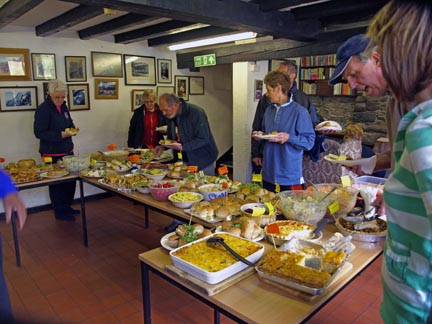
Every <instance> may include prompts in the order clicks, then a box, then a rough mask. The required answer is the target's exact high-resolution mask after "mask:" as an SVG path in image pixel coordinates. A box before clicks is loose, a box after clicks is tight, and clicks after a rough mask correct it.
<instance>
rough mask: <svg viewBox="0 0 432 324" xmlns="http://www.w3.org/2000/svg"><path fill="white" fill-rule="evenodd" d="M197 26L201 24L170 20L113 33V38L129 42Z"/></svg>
mask: <svg viewBox="0 0 432 324" xmlns="http://www.w3.org/2000/svg"><path fill="white" fill-rule="evenodd" d="M197 27H202V25H198V24H194V23H190V22H187V21H179V20H170V21H167V22H164V23H161V24H157V25H153V26H148V27H143V28H138V29H134V30H131V31H128V32H125V33H120V34H117V35H114V40H115V42H116V43H120V44H129V43H133V42H138V41H142V40H146V39H149V38H150V37H156V36H164V35H167V34H175V33H180V32H182V31H186V30H190V29H194V28H197Z"/></svg>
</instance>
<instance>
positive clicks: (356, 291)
mask: <svg viewBox="0 0 432 324" xmlns="http://www.w3.org/2000/svg"><path fill="white" fill-rule="evenodd" d="M86 207H87V213H88V220H87V223H88V234H89V245H90V246H89V248H85V247H84V246H83V244H82V236H81V235H82V231H81V218H80V217H78V218H77V221H76V222H60V221H55V220H54V216H53V214H52V211H44V212H39V213H35V214H31V215H29V217H28V220H27V223H26V225H25V228H24V230H23V231H22V232H21V233H20V246H21V258H22V266H21V268H17V266H16V263H15V254H14V248H13V239H12V230H11V227H10V226H9V225H6V224H5V223H4V222H2V223H1V224H0V230H1V233H2V236H3V252H4V268H5V269H4V270H5V274H6V279H7V283H8V287H9V293H10V296H11V301H12V306H13V311H14V314H15V317H16V318H17V319H18V320H20V321H22V322H25V323H44V324H45V323H47V324H48V323H95V324H96V323H103V324H109V323H125V324H126V323H127V324H133V323H143V312H142V304H141V302H142V297H141V278H140V268H139V261H138V259H137V255H138V254H139V253H141V252H144V251H146V250H149V249H153V248H156V247H158V246H159V240H160V238H161V237H162V236H163V235H164V226H165V225H167V224H169V223H170V221H171V219H170V218H167V217H166V216H163V215H160V214H157V213H153V214H151V217H150V228H149V229H144V225H143V218H144V210H143V207H141V206H137V205H133V204H132V203H131V202H129V201H126V200H124V199H121V198H118V197H113V198H107V199H101V200H98V201H92V202H88V203H87V204H86ZM380 265H381V258H379V259H378V260H377V261H375V262H374V263H373V264H372V265H371V266H370V267H369V268H368V269H367V270H366V271H364V272H363V273H362V274H361V275H359V276H358V277H357V278H356V279H355V280H354V281H353V282H352V283H351V284H350V285H349V286H348V287H346V288H345V289H344V290H343V291H342V292H341V293H340V294H338V295H337V296H336V297H335V298H334V299H333V300H332V301H331V302H330V303H328V304H327V305H326V306H325V307H324V308H322V310H320V311H319V312H318V313H317V314H316V315H315V316H314V317H312V318H311V319H310V320H308V323H338V324H339V323H340V324H344V323H356V324H375V323H382V320H381V319H380V316H379V304H380V301H381V299H382V293H381V283H380ZM151 282H152V302H153V304H152V307H153V311H152V317H153V322H154V323H156V324H159V323H187V324H189V323H200V324H202V323H211V322H212V319H213V311H212V310H211V309H210V308H208V307H207V306H205V305H204V304H202V303H200V302H198V301H196V300H194V299H193V298H192V297H189V296H188V295H186V294H185V293H183V292H181V291H180V290H178V289H177V288H174V287H172V286H171V285H169V284H168V283H166V282H165V281H163V280H161V279H159V278H158V277H156V276H154V275H151ZM222 319H223V321H222V322H223V323H232V321H231V320H229V319H227V318H225V317H223V316H222ZM287 323H288V322H287Z"/></svg>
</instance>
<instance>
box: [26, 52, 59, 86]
mask: <svg viewBox="0 0 432 324" xmlns="http://www.w3.org/2000/svg"><path fill="white" fill-rule="evenodd" d="M31 59H32V67H33V80H35V81H40V80H55V79H57V71H56V60H55V54H52V53H31Z"/></svg>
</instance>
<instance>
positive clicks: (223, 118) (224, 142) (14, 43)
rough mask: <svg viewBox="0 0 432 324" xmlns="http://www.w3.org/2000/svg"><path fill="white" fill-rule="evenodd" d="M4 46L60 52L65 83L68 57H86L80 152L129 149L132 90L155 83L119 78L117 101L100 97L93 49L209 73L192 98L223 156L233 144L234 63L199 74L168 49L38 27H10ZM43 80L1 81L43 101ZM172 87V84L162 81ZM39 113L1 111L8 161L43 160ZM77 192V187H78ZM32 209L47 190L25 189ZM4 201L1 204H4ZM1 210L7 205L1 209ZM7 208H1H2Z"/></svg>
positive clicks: (78, 117) (1, 141) (0, 136)
mask: <svg viewBox="0 0 432 324" xmlns="http://www.w3.org/2000/svg"><path fill="white" fill-rule="evenodd" d="M0 44H1V45H0V46H1V47H5V48H28V49H30V53H32V52H33V53H55V54H56V66H57V78H58V79H60V80H63V81H65V65H64V56H73V55H79V56H86V57H87V83H88V84H89V88H90V94H91V96H90V104H91V109H90V110H89V111H73V112H72V118H73V120H74V123H75V125H76V126H77V127H79V128H80V133H79V134H78V135H77V136H76V137H74V143H75V154H78V153H79V154H86V153H89V152H93V151H96V150H105V148H106V145H107V144H110V143H116V144H117V145H118V147H126V142H127V132H128V127H129V120H130V118H131V116H132V112H131V90H132V89H143V88H153V89H156V87H155V86H136V85H135V86H130V85H128V86H126V85H125V84H124V79H123V78H120V79H119V99H118V100H95V99H94V95H93V93H94V86H93V82H94V79H93V77H92V72H91V54H90V52H91V51H99V52H110V53H121V54H132V55H143V56H154V57H156V58H164V59H171V60H172V61H173V65H172V66H173V84H174V75H188V76H204V83H205V95H190V97H189V101H190V102H191V103H194V104H197V105H199V106H201V107H203V108H204V109H205V111H206V113H207V115H208V119H209V122H210V125H211V128H212V131H213V135H214V137H215V140H216V144H217V145H218V148H219V154H220V155H221V154H223V153H225V152H226V151H227V150H228V149H229V148H230V147H231V146H232V137H233V136H232V128H233V127H232V116H233V114H232V96H231V93H232V89H231V88H232V77H231V75H232V68H231V66H230V65H221V66H215V67H208V68H202V69H201V71H200V72H193V73H192V72H189V70H177V68H176V67H177V63H176V57H175V53H174V52H170V51H168V50H165V48H162V47H159V48H149V47H147V45H146V43H145V42H142V43H136V44H128V45H122V44H115V43H114V42H113V41H112V40H109V41H104V40H93V39H92V40H80V39H79V38H78V37H77V36H74V35H73V36H72V35H71V36H70V37H48V38H43V37H36V36H35V34H34V31H28V30H13V31H11V30H8V31H7V32H0ZM42 83H43V82H42V81H21V82H15V81H2V82H0V87H9V86H37V87H38V96H39V102H42V98H43V93H42V92H43V90H42ZM161 85H162V86H169V85H168V84H161ZM33 118H34V112H32V111H29V112H26V111H21V112H4V113H0V156H2V157H5V158H6V159H7V162H13V161H17V160H19V159H22V158H34V159H36V161H37V162H40V161H41V160H40V156H39V154H38V146H39V142H38V140H37V139H36V138H35V137H34V134H33ZM85 191H86V194H87V195H88V194H93V193H95V192H99V191H98V190H97V189H95V188H93V187H88V186H86V187H85ZM77 195H78V189H77ZM22 196H23V198H24V200H25V202H26V205H27V207H33V206H39V205H44V204H48V203H49V198H48V190H47V188H40V189H32V190H26V191H23V192H22ZM0 205H1V204H0ZM0 208H2V207H0ZM0 211H2V210H0Z"/></svg>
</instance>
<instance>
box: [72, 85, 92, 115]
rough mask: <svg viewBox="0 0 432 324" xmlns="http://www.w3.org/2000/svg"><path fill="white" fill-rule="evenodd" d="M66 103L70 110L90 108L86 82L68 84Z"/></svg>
mask: <svg viewBox="0 0 432 324" xmlns="http://www.w3.org/2000/svg"><path fill="white" fill-rule="evenodd" d="M67 87H68V105H69V109H70V110H90V96H89V85H88V83H80V84H68V86H67Z"/></svg>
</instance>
